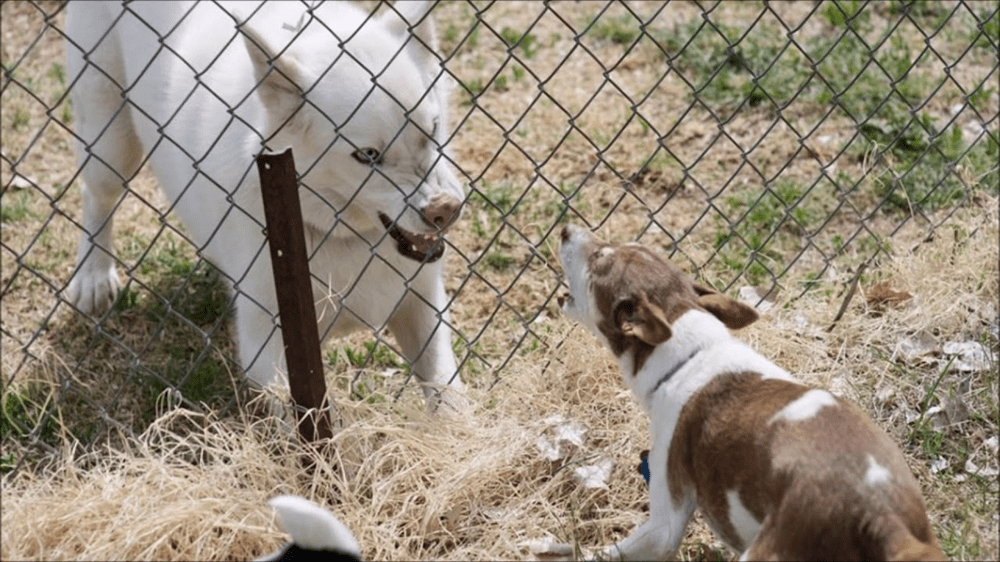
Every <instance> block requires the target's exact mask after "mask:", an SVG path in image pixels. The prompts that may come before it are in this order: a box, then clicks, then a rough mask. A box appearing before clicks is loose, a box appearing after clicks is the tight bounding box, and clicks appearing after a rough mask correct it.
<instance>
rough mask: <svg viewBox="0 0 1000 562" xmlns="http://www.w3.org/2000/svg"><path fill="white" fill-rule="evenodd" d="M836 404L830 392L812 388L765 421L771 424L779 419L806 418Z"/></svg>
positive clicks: (793, 419)
mask: <svg viewBox="0 0 1000 562" xmlns="http://www.w3.org/2000/svg"><path fill="white" fill-rule="evenodd" d="M836 405H837V399H836V398H834V397H833V395H832V394H830V393H829V392H827V391H825V390H821V389H818V388H814V389H812V390H809V391H807V392H806V393H805V394H803V395H802V396H799V397H798V398H796V399H795V400H792V401H791V402H789V403H788V405H786V406H785V407H784V408H782V409H781V410H779V411H778V413H776V414H774V416H772V417H771V419H770V420H768V422H767V423H768V424H772V423H774V422H776V421H779V420H784V421H802V420H807V419H809V418H811V417H813V416H815V415H816V414H818V413H819V411H820V410H822V409H823V408H825V407H827V406H836Z"/></svg>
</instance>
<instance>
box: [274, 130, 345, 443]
mask: <svg viewBox="0 0 1000 562" xmlns="http://www.w3.org/2000/svg"><path fill="white" fill-rule="evenodd" d="M257 172H258V173H259V174H260V190H261V195H262V197H263V200H264V218H265V219H266V221H267V240H268V245H269V246H270V248H271V266H272V269H273V270H274V287H275V292H276V293H277V296H278V318H279V322H280V324H281V338H282V340H283V341H284V345H285V363H286V365H287V366H288V385H289V387H290V390H291V393H292V400H294V401H295V404H296V405H297V406H298V407H297V408H296V412H295V414H296V417H297V418H298V431H299V435H300V436H301V437H302V439H303V440H305V441H306V442H307V443H314V442H315V441H317V440H318V439H329V438H330V437H333V429H332V427H331V425H330V416H329V412H328V406H329V404H328V402H327V397H326V383H325V382H324V380H323V357H322V355H321V354H320V348H319V329H318V328H317V326H316V308H315V305H314V304H313V295H312V283H311V281H310V276H309V255H308V253H307V252H306V240H305V233H304V231H303V225H302V207H301V205H300V203H299V192H298V183H297V181H296V179H295V160H294V158H293V157H292V149H291V148H289V149H288V150H286V151H285V152H283V153H281V154H261V155H260V156H258V157H257Z"/></svg>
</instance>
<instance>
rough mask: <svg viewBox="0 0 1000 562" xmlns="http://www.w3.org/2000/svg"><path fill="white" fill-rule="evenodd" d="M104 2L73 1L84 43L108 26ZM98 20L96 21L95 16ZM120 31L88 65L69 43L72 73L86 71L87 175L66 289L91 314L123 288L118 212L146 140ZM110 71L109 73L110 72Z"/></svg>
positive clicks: (80, 121)
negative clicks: (134, 110) (128, 99)
mask: <svg viewBox="0 0 1000 562" xmlns="http://www.w3.org/2000/svg"><path fill="white" fill-rule="evenodd" d="M99 8H100V7H96V8H95V9H93V10H91V7H90V6H87V7H81V6H70V9H73V10H76V11H77V12H79V13H76V14H74V17H73V18H71V20H70V21H71V22H73V26H74V28H73V29H71V30H69V32H70V33H71V34H73V35H75V36H76V37H82V38H83V39H81V40H80V43H79V44H80V46H81V47H83V48H85V49H88V48H92V47H93V46H92V45H91V44H90V43H88V41H96V40H97V39H98V38H95V37H88V32H89V33H90V34H93V33H97V32H99V31H100V30H102V29H104V28H105V27H107V22H106V21H102V17H103V14H101V13H100V12H101V10H100V9H99ZM95 18H96V19H97V20H98V21H91V20H93V19H95ZM117 42H118V37H117V35H115V34H114V33H113V32H112V33H109V34H108V35H107V37H106V38H104V39H103V41H102V42H101V44H100V47H98V48H97V49H95V50H93V51H92V52H91V53H89V55H88V57H89V59H90V61H91V63H93V65H96V67H99V68H100V70H97V69H96V68H95V66H91V65H88V64H87V63H86V62H85V61H84V59H83V56H82V53H81V52H80V50H79V49H77V48H75V47H67V52H66V63H67V69H68V70H69V74H70V76H71V77H76V76H77V75H80V74H81V73H82V76H80V79H79V80H78V81H77V82H76V83H75V84H74V86H73V91H72V100H73V113H74V115H75V118H76V123H75V126H74V129H75V132H76V135H77V143H76V144H77V158H78V162H79V165H80V167H81V168H82V173H81V177H82V178H83V183H84V185H83V189H82V191H83V220H82V223H83V233H82V234H81V236H80V246H79V248H78V251H77V259H76V272H75V273H74V275H73V279H72V280H71V281H70V284H69V288H68V290H67V293H68V294H67V296H68V298H69V301H70V302H72V303H73V304H75V305H76V307H77V308H79V309H80V310H81V311H82V312H84V313H86V314H98V313H101V312H104V311H105V310H107V309H108V308H109V307H110V306H111V303H112V302H113V301H114V299H115V296H116V295H117V294H118V290H119V288H120V283H119V281H118V273H117V271H116V270H115V262H114V258H113V254H114V248H113V245H114V241H113V217H112V214H113V213H114V209H115V205H116V204H117V203H118V198H119V197H121V193H122V189H123V187H124V184H125V182H127V181H128V180H129V179H131V178H132V176H133V175H135V173H136V171H137V170H138V168H139V164H140V163H141V161H142V145H141V143H140V142H139V139H138V138H137V137H136V134H135V131H134V129H133V126H132V118H131V109H130V107H129V105H128V103H123V96H122V90H121V88H120V87H119V86H118V85H116V84H115V82H114V81H112V79H111V78H109V75H110V76H111V77H113V78H114V79H115V80H118V81H119V83H120V84H123V83H125V81H124V72H123V65H122V61H121V54H120V52H119V50H118V45H117ZM105 73H107V74H105Z"/></svg>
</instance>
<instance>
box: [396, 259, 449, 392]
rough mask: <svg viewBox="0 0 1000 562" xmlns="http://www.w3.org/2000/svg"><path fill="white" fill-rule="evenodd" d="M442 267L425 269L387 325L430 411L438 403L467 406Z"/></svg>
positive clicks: (417, 277)
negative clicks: (449, 317)
mask: <svg viewBox="0 0 1000 562" xmlns="http://www.w3.org/2000/svg"><path fill="white" fill-rule="evenodd" d="M441 267H442V265H441V264H440V263H436V264H432V265H425V266H424V268H423V270H422V271H421V272H420V273H419V274H417V276H416V277H415V278H414V279H413V283H412V284H411V286H410V287H411V289H412V290H414V291H417V293H414V292H407V293H406V295H405V296H404V297H403V300H402V302H401V303H400V304H399V307H398V308H397V309H396V312H395V314H393V316H392V318H390V319H389V323H388V326H389V329H390V330H391V331H392V333H393V335H395V336H396V341H397V342H399V346H400V348H401V351H402V352H403V355H404V356H405V357H406V359H407V360H408V361H410V363H411V364H412V365H413V372H414V374H415V375H416V376H417V378H418V379H419V380H420V382H421V387H422V388H423V391H424V396H426V398H427V407H428V409H430V410H434V409H436V408H437V405H438V403H439V402H444V403H445V404H448V405H450V406H453V407H455V408H461V407H464V398H465V397H464V392H465V385H463V384H462V381H461V379H459V377H458V373H457V367H456V364H455V352H454V351H453V350H452V348H451V328H450V327H449V325H448V311H447V310H446V308H447V302H448V301H447V295H446V294H445V292H444V283H443V281H442V279H441V272H440V268H441ZM443 390H450V391H452V392H442V391H443Z"/></svg>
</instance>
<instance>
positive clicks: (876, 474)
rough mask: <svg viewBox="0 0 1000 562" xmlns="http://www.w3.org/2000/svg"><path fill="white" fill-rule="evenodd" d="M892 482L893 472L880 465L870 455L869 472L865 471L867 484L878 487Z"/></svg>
mask: <svg viewBox="0 0 1000 562" xmlns="http://www.w3.org/2000/svg"><path fill="white" fill-rule="evenodd" d="M891 481H892V472H890V471H889V469H888V468H886V467H884V466H882V465H880V464H879V463H878V461H877V460H875V457H873V456H871V455H868V470H866V471H865V484H866V485H868V486H878V485H879V484H884V483H886V482H891Z"/></svg>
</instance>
